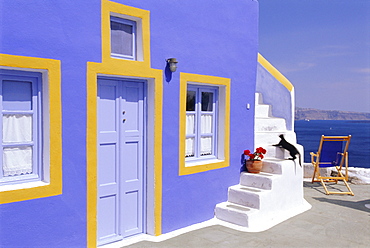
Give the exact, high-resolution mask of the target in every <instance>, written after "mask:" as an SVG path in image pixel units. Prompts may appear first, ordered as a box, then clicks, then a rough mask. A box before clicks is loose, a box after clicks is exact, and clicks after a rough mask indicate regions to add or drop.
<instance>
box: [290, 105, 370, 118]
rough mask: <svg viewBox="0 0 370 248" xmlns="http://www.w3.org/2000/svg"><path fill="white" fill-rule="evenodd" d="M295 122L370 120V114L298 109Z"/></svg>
mask: <svg viewBox="0 0 370 248" xmlns="http://www.w3.org/2000/svg"><path fill="white" fill-rule="evenodd" d="M295 120H370V113H361V112H348V111H338V110H320V109H312V108H298V107H297V108H296V109H295Z"/></svg>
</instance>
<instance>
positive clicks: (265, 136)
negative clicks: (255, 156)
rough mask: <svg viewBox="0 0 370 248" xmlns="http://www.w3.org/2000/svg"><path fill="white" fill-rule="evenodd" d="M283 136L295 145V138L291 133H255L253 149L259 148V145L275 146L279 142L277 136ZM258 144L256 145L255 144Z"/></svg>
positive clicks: (294, 134) (293, 133)
mask: <svg viewBox="0 0 370 248" xmlns="http://www.w3.org/2000/svg"><path fill="white" fill-rule="evenodd" d="M280 134H283V135H284V137H285V139H286V140H287V141H288V142H289V143H291V144H294V143H297V136H296V133H295V132H293V131H286V130H285V131H281V132H279V131H271V132H255V134H254V137H255V144H256V146H255V147H260V146H261V145H259V144H269V145H273V144H277V143H279V142H280V137H279V135H280ZM257 142H258V143H257Z"/></svg>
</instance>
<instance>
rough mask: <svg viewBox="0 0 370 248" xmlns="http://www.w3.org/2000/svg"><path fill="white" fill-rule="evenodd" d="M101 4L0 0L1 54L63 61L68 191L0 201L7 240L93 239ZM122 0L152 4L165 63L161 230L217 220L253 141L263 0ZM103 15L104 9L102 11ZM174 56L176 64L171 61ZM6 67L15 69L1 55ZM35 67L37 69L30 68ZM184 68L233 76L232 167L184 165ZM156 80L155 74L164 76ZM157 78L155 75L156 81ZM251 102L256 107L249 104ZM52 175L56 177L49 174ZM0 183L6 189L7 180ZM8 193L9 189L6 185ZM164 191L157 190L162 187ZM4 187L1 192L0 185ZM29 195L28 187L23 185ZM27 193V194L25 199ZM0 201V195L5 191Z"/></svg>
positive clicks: (156, 55) (155, 54)
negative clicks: (92, 153) (94, 101)
mask: <svg viewBox="0 0 370 248" xmlns="http://www.w3.org/2000/svg"><path fill="white" fill-rule="evenodd" d="M102 2H103V3H104V2H107V1H105V0H104V1H99V0H89V1H87V0H78V1H71V2H69V1H53V2H49V1H41V0H37V1H32V2H29V1H20V0H15V1H2V2H1V4H0V11H1V19H0V22H1V23H0V30H1V36H0V54H1V55H6V56H7V55H11V56H10V57H14V58H15V59H18V58H20V57H32V58H43V59H51V60H55V61H59V62H60V73H61V74H60V85H61V87H60V94H61V102H60V106H61V109H62V111H61V128H62V133H61V136H60V139H61V144H62V149H60V150H58V151H54V152H56V153H59V154H61V156H62V157H61V158H62V160H61V162H60V163H61V164H60V165H61V168H62V174H61V175H62V176H61V185H62V186H61V187H62V191H61V192H59V193H55V194H52V193H51V194H49V195H48V196H44V197H40V196H39V197H34V198H33V197H32V195H31V196H29V197H28V199H25V200H14V201H13V200H9V201H7V200H4V199H5V197H7V196H4V195H1V194H0V198H1V197H3V200H4V201H2V202H3V204H0V247H87V246H90V245H91V244H94V241H92V240H91V239H94V240H95V239H96V236H91V235H90V236H89V234H88V233H89V230H90V231H91V230H93V231H94V230H95V229H94V227H93V228H92V229H90V228H89V224H88V223H89V222H93V221H94V220H90V219H89V218H90V217H89V215H88V214H87V211H89V206H88V205H89V203H88V196H87V194H88V193H87V192H88V188H89V184H88V181H89V180H92V179H91V178H89V174H88V173H87V170H88V167H89V166H90V164H89V162H88V159H87V155H86V154H87V152H88V151H87V149H88V148H87V142H88V141H87V135H88V132H89V131H88V129H87V123H88V122H89V118H88V114H87V112H88V110H87V109H88V106H87V104H88V103H87V102H88V101H87V98H88V96H87V92H88V89H87V87H88V84H87V83H86V82H87V80H88V78H87V77H88V76H87V71H88V65H87V63H88V62H93V63H102V62H103V59H102V56H104V55H103V51H102V36H103V35H104V34H103V33H102ZM115 2H116V3H118V4H122V5H125V6H130V7H134V8H137V9H141V10H145V11H148V12H149V16H150V22H149V24H150V51H149V54H150V61H149V66H150V68H151V69H155V70H158V71H162V78H161V82H160V83H161V86H162V99H161V101H162V109H161V110H160V112H161V114H162V118H161V120H160V121H159V123H160V124H161V125H162V133H161V134H157V135H160V136H161V139H162V147H161V158H162V159H161V187H160V188H159V189H158V188H157V189H156V190H159V191H160V193H161V197H160V201H161V211H160V213H161V216H160V217H158V216H156V217H155V218H157V220H160V223H159V224H156V225H157V226H160V229H159V230H158V229H156V231H155V233H156V234H161V233H167V232H171V231H173V230H176V229H179V228H183V227H186V226H188V225H191V224H195V223H198V222H202V221H205V220H208V219H211V218H213V214H214V212H213V211H214V207H215V205H216V204H217V203H219V202H222V201H225V200H226V197H227V189H228V187H229V186H231V185H233V184H237V183H238V180H239V169H240V155H241V153H242V151H243V150H244V149H253V144H254V140H253V135H254V134H253V132H254V131H253V130H254V126H253V122H254V110H253V109H254V94H255V87H256V70H257V53H258V2H257V1H254V0H249V1H245V0H236V1H233V2H232V3H230V2H228V1H221V0H220V1H214V0H204V1H193V0H191V1H171V0H161V1H134V0H117V1H115ZM103 14H104V12H103ZM168 58H176V59H177V61H179V62H178V69H177V71H176V72H173V73H171V72H169V71H168V69H166V66H167V64H166V59H168ZM0 66H1V68H0V69H5V70H6V69H7V68H11V69H12V70H13V69H14V68H18V67H17V66H15V65H13V64H11V63H10V62H8V60H3V61H2V60H1V57H0ZM31 69H32V67H31ZM181 73H188V74H195V75H205V76H212V77H220V78H226V79H228V80H230V85H229V86H228V87H229V88H228V89H229V92H230V96H229V100H230V101H229V102H226V104H227V105H228V107H229V129H228V130H229V133H228V135H227V136H228V137H229V140H228V143H227V144H229V147H227V148H226V149H227V150H228V152H229V155H228V157H229V159H228V163H227V165H226V166H222V167H220V168H215V169H205V170H202V171H200V172H194V173H188V174H186V175H181V173H179V164H180V161H179V160H181V159H183V158H182V157H181V156H179V145H180V144H179V143H180V142H181V140H180V137H179V125H180V118H179V108H180V102H179V95H180V94H181V92H180V89H181V87H180V85H181V84H180V80H181V78H180V77H181ZM157 81H158V80H157ZM156 83H158V82H156ZM247 104H250V108H249V109H247V108H246V106H247ZM51 180H52V179H51ZM0 190H1V188H0ZM5 191H6V190H5ZM157 192H158V191H157ZM0 193H2V192H1V191H0ZM24 194H27V192H26V193H24ZM26 198H27V197H26ZM0 200H1V199H0Z"/></svg>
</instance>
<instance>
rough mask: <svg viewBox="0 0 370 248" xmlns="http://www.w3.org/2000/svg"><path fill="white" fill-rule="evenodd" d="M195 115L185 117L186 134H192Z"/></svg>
mask: <svg viewBox="0 0 370 248" xmlns="http://www.w3.org/2000/svg"><path fill="white" fill-rule="evenodd" d="M194 127H195V115H190V114H187V115H186V134H194Z"/></svg>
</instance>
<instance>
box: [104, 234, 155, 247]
mask: <svg viewBox="0 0 370 248" xmlns="http://www.w3.org/2000/svg"><path fill="white" fill-rule="evenodd" d="M151 239H153V236H152V235H149V234H145V233H141V234H136V235H133V236H130V237H127V238H124V239H122V240H120V241H116V242H113V243H109V244H106V245H101V246H99V248H121V247H125V246H128V245H132V244H135V243H138V242H141V241H147V240H151Z"/></svg>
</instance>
